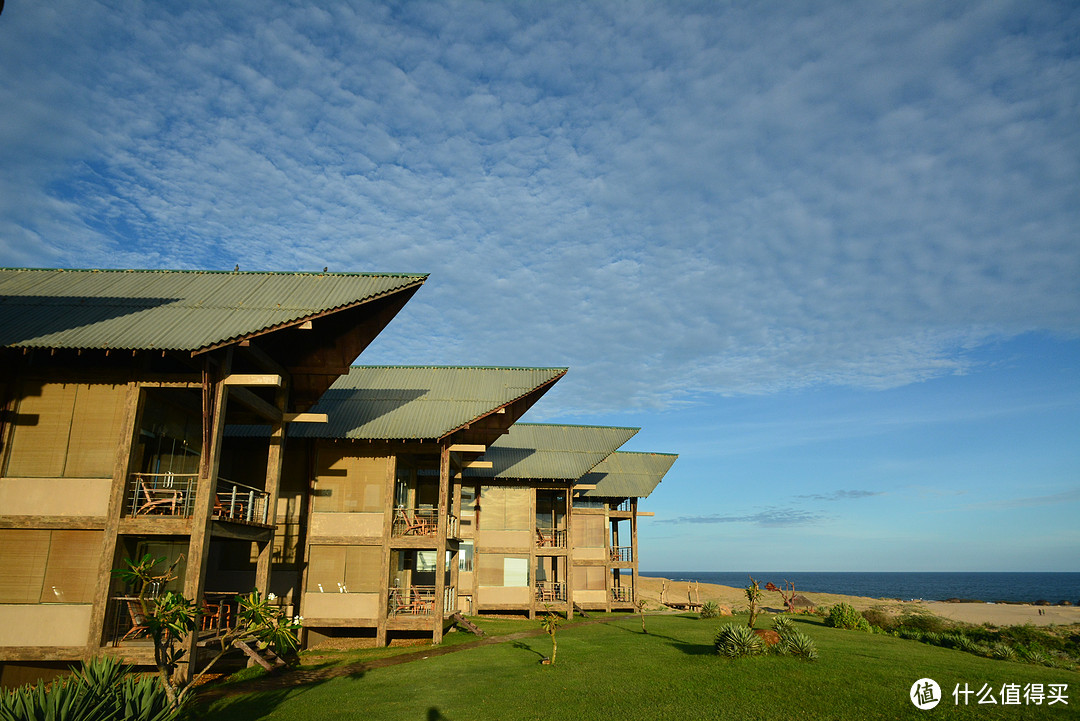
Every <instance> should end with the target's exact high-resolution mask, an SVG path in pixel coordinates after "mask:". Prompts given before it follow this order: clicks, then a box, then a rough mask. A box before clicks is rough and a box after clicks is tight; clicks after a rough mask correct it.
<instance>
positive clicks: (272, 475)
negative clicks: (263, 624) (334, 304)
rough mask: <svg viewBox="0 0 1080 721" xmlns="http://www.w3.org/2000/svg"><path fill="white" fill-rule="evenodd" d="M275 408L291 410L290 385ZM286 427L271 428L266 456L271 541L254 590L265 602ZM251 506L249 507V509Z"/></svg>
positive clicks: (282, 390) (261, 554)
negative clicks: (289, 406)
mask: <svg viewBox="0 0 1080 721" xmlns="http://www.w3.org/2000/svg"><path fill="white" fill-rule="evenodd" d="M276 396H277V398H276V401H277V403H276V405H277V408H278V410H280V411H281V412H282V413H284V412H285V409H286V408H287V407H288V399H289V390H288V384H287V383H283V384H282V387H281V388H279V389H278V391H277V394H276ZM285 429H286V425H285V424H284V423H274V424H273V425H271V427H270V442H269V447H268V448H267V452H266V482H265V483H264V484H263V489H264V490H265V491H266V494H267V495H266V522H267V523H268V524H269V525H270V526H272V530H271V531H270V538H269V539H268V540H267V541H266V542H265V543H264V544H263V546H262V547H261V548H259V560H258V562H257V563H256V565H255V588H256V589H257V590H258V592H259V593H261V594H262V595H263V597H264V598H265V597H266V595H267V593H269V592H270V572H271V565H272V562H273V555H274V536H275V535H276V534H277V515H278V512H277V505H278V496H279V495H280V494H281V467H282V462H283V459H284V456H285ZM251 507H252V504H248V508H249V509H250V508H251Z"/></svg>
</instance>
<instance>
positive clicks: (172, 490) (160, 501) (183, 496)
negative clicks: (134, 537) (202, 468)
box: [124, 473, 199, 518]
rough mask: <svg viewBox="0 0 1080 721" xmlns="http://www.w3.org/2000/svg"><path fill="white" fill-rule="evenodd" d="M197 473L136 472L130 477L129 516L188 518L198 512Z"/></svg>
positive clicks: (126, 508) (126, 504)
mask: <svg viewBox="0 0 1080 721" xmlns="http://www.w3.org/2000/svg"><path fill="white" fill-rule="evenodd" d="M198 485H199V475H198V474H197V473H132V474H131V475H130V476H128V484H127V495H126V497H125V498H126V503H125V504H124V506H125V510H126V512H127V515H128V516H132V517H135V516H173V517H181V518H187V517H189V516H192V515H194V512H195V492H196V490H197V489H198Z"/></svg>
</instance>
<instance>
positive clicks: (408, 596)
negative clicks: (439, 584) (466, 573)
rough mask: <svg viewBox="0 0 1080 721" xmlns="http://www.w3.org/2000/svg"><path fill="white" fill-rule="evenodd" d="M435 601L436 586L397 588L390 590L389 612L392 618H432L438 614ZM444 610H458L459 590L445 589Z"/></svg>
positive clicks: (449, 587) (451, 587)
mask: <svg viewBox="0 0 1080 721" xmlns="http://www.w3.org/2000/svg"><path fill="white" fill-rule="evenodd" d="M435 599H436V596H435V587H434V586H409V587H408V588H398V587H397V586H395V587H393V588H391V589H390V599H389V601H390V602H389V605H388V608H387V612H388V613H389V615H390V616H391V617H397V616H432V615H434V614H435V612H436V608H435ZM442 609H452V610H457V589H455V588H454V587H453V586H447V587H446V588H444V589H443V603H442ZM442 609H439V610H440V611H441V610H442Z"/></svg>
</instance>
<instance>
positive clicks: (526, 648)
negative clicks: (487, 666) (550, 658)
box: [510, 641, 547, 658]
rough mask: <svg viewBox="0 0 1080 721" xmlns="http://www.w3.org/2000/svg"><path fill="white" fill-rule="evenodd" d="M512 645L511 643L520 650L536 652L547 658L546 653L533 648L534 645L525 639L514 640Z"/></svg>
mask: <svg viewBox="0 0 1080 721" xmlns="http://www.w3.org/2000/svg"><path fill="white" fill-rule="evenodd" d="M510 645H511V646H512V647H513V648H516V649H518V650H519V651H528V652H529V653H535V654H536V655H537V656H539V657H540V658H547V656H545V655H544V654H542V653H540V652H539V651H537V650H536V649H535V648H533V647H532V646H530V645H529V644H527V643H525V642H524V641H514V642H513V643H512V644H510Z"/></svg>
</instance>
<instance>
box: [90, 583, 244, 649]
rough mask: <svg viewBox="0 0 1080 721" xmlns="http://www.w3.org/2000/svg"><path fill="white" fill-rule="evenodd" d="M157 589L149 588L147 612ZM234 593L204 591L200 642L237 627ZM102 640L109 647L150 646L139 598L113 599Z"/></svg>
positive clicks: (118, 597) (235, 595)
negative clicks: (103, 639)
mask: <svg viewBox="0 0 1080 721" xmlns="http://www.w3.org/2000/svg"><path fill="white" fill-rule="evenodd" d="M159 590H160V589H158V588H153V587H151V588H150V589H148V591H149V593H148V598H147V599H146V605H147V609H148V610H150V611H151V612H152V610H153V608H154V604H155V603H156V601H155V598H156V596H157V593H158V592H159ZM237 595H238V594H237V593H235V592H216V591H207V592H206V593H205V595H204V601H203V605H202V616H201V618H200V623H199V630H198V635H199V637H200V639H202V638H209V637H214V636H219V635H221V634H222V633H224V632H225V631H227V630H228V629H230V628H234V627H235V626H236V614H237V602H236V597H237ZM106 614H107V615H106V624H107V626H106V635H105V641H106V643H108V644H109V645H110V646H114V647H115V646H121V645H124V646H145V645H149V644H152V639H151V638H150V629H149V628H148V626H147V624H146V618H145V616H144V614H143V610H142V605H141V604H140V603H139V597H138V596H135V595H123V596H112V597H110V598H109V604H108V608H107V611H106Z"/></svg>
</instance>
